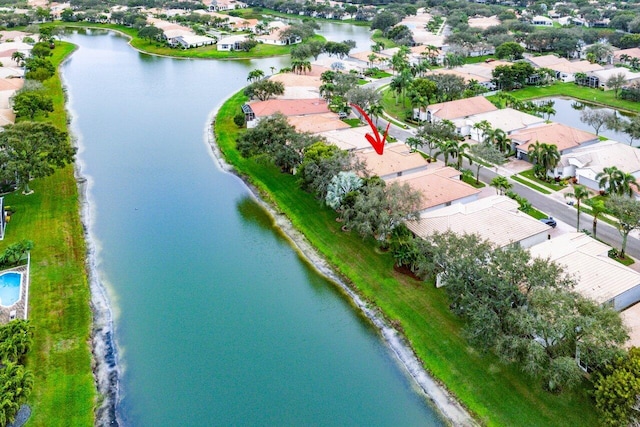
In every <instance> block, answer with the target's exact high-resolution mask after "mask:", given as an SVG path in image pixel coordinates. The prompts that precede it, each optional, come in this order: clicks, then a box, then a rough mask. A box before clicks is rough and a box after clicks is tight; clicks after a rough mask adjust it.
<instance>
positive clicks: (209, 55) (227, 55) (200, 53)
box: [56, 22, 325, 59]
mask: <svg viewBox="0 0 640 427" xmlns="http://www.w3.org/2000/svg"><path fill="white" fill-rule="evenodd" d="M56 24H57V25H60V26H63V27H71V28H99V29H108V30H116V31H120V32H122V33H124V34H126V35H127V36H129V37H130V38H131V41H130V44H131V46H133V47H134V48H136V49H138V50H140V51H143V52H146V53H151V54H154V55H163V56H171V57H175V58H202V59H237V58H265V57H271V56H282V55H288V54H289V53H290V52H291V46H273V45H269V44H263V43H259V44H258V45H257V46H256V47H254V48H253V49H251V50H250V51H249V52H239V51H233V52H225V51H218V48H217V46H216V45H210V46H201V47H196V48H192V49H180V48H175V49H174V48H170V47H168V46H167V45H165V44H164V43H160V42H150V41H149V40H147V39H141V38H140V37H138V30H136V29H135V28H130V27H126V26H124V25H116V24H87V23H83V22H77V23H74V22H56ZM310 40H319V41H325V38H324V37H323V36H321V35H318V34H316V35H315V36H313V37H311V39H310Z"/></svg>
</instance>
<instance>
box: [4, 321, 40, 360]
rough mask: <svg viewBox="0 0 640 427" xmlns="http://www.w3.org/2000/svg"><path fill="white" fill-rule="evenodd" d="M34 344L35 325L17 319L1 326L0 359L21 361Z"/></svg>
mask: <svg viewBox="0 0 640 427" xmlns="http://www.w3.org/2000/svg"><path fill="white" fill-rule="evenodd" d="M32 344H33V326H31V324H30V323H29V321H28V320H23V319H15V320H12V321H11V322H9V323H6V324H4V325H2V326H0V360H2V361H3V362H5V361H9V362H13V363H21V362H23V361H24V360H23V359H24V357H25V356H26V354H27V353H28V352H29V350H30V349H31V346H32Z"/></svg>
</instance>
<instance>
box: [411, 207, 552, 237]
mask: <svg viewBox="0 0 640 427" xmlns="http://www.w3.org/2000/svg"><path fill="white" fill-rule="evenodd" d="M518 207H519V205H518V202H516V201H515V200H512V199H510V198H508V197H506V196H490V197H485V198H482V199H478V200H476V201H472V202H469V203H456V204H454V205H451V206H447V207H444V208H439V209H434V210H430V211H428V212H425V213H422V214H421V215H420V218H419V219H418V220H415V221H407V222H406V225H407V227H408V228H409V230H411V231H412V232H413V233H414V234H415V235H416V236H418V237H422V238H424V239H428V238H429V237H430V236H431V235H433V234H434V233H445V232H447V231H452V232H454V233H456V234H477V235H478V236H479V237H480V238H481V239H483V240H488V241H489V242H491V244H492V245H494V246H495V247H496V248H503V247H506V246H509V245H513V244H518V245H520V246H522V247H523V248H529V247H531V246H533V245H536V244H539V243H542V242H545V241H546V240H547V239H548V236H549V231H550V230H551V227H550V226H548V225H546V224H545V223H543V222H541V221H538V220H536V219H535V218H533V217H531V216H529V215H527V214H525V213H523V212H522V211H520V210H519V209H518Z"/></svg>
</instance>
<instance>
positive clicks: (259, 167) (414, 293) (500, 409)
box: [215, 92, 598, 426]
mask: <svg viewBox="0 0 640 427" xmlns="http://www.w3.org/2000/svg"><path fill="white" fill-rule="evenodd" d="M245 101H246V98H245V97H244V95H243V94H242V92H239V93H237V94H235V95H233V96H232V97H231V98H229V99H228V100H227V102H226V103H225V104H224V105H223V106H222V107H221V108H220V110H219V111H218V114H217V117H216V120H215V136H216V142H217V144H218V148H219V149H220V151H221V152H222V154H223V155H224V156H225V158H226V161H227V162H228V163H230V164H231V165H232V166H233V167H234V168H235V169H236V172H237V173H238V174H239V175H241V176H243V178H244V179H246V180H247V181H249V182H250V183H251V184H252V185H253V186H254V187H255V188H256V189H257V191H259V192H260V193H261V196H262V197H263V199H265V200H266V201H268V202H269V203H271V204H272V205H273V206H274V207H275V209H276V210H277V211H278V212H282V213H283V214H285V215H286V216H287V217H288V218H289V219H290V221H291V222H292V224H293V225H294V226H295V227H296V228H297V229H298V230H299V231H301V232H302V233H303V234H304V235H305V237H306V238H307V239H308V240H309V242H310V243H311V244H312V245H314V246H315V247H316V249H317V250H318V251H319V252H320V253H321V254H322V255H323V256H324V257H325V258H326V260H327V261H328V262H329V263H330V264H331V265H332V266H333V267H334V268H335V270H336V271H337V272H338V273H339V274H341V275H342V276H343V277H344V278H345V281H346V282H347V283H349V284H350V286H351V287H352V289H353V290H354V291H355V292H356V293H358V294H359V295H360V296H361V297H362V298H363V299H365V300H367V301H369V302H370V303H371V304H372V305H375V306H377V307H378V308H379V309H380V311H381V312H382V313H383V314H384V316H385V317H386V319H387V321H388V322H389V323H390V324H392V325H394V326H395V327H396V329H398V330H399V331H400V332H401V333H402V334H403V335H404V336H405V338H406V340H407V341H408V342H409V344H410V345H411V346H412V348H413V350H414V351H415V353H416V355H417V356H418V357H419V358H420V360H421V361H422V362H423V364H424V367H425V368H426V370H427V371H428V372H430V373H431V374H432V375H433V377H435V378H436V379H437V380H438V381H440V382H441V383H442V384H444V385H445V386H446V388H447V389H448V390H449V391H451V392H452V393H453V394H454V395H455V396H456V398H457V399H458V400H459V401H460V402H461V403H462V404H463V405H464V406H465V407H467V408H468V409H469V410H470V411H471V412H472V413H473V414H474V416H475V417H476V418H477V420H478V421H479V422H480V423H482V424H484V425H490V426H507V425H508V426H569V425H575V426H578V425H579V426H596V425H598V419H597V415H596V412H595V409H594V406H593V404H592V402H591V400H590V398H589V397H588V395H587V388H588V384H587V383H586V381H585V383H584V384H583V387H582V388H580V389H578V390H575V391H568V392H564V393H561V394H550V393H547V392H545V391H543V390H542V386H541V383H540V382H539V381H536V380H534V379H531V378H529V377H527V376H525V375H524V374H522V373H521V372H520V370H519V369H518V368H517V367H516V366H511V365H504V364H502V363H501V362H500V361H499V360H498V358H497V357H495V356H493V355H491V354H481V353H478V352H477V351H476V350H475V349H474V348H472V347H471V346H470V345H469V344H468V343H467V341H466V339H465V338H464V336H463V333H462V320H461V319H459V318H457V317H455V316H454V315H453V314H452V313H451V312H450V311H449V302H448V301H447V297H446V294H445V292H443V291H442V290H438V289H436V288H435V286H434V284H433V283H428V282H419V281H416V280H414V279H412V278H410V277H408V276H405V275H402V274H399V273H397V272H395V271H394V269H393V264H394V260H393V258H392V255H391V254H390V253H380V252H379V251H378V250H376V244H375V242H374V241H373V240H371V239H369V240H363V239H362V238H361V237H360V236H358V235H355V234H354V233H344V232H343V231H341V229H340V224H339V223H337V222H336V221H335V217H336V214H335V212H333V211H331V210H330V209H328V208H326V207H323V206H321V205H320V203H319V202H318V200H316V199H315V198H314V196H313V195H311V194H308V193H305V192H303V191H301V190H300V189H299V187H298V183H297V178H296V177H295V176H291V175H288V174H282V173H281V172H280V171H279V169H278V168H276V167H275V166H272V165H268V164H265V163H264V162H259V161H256V160H254V159H245V158H243V157H241V156H240V154H239V153H238V151H237V150H236V143H235V140H236V137H237V136H238V135H239V134H240V133H241V132H243V131H244V130H242V129H238V127H237V126H236V125H235V124H234V122H233V117H234V115H236V114H237V112H238V111H240V106H241V105H242V103H243V102H245Z"/></svg>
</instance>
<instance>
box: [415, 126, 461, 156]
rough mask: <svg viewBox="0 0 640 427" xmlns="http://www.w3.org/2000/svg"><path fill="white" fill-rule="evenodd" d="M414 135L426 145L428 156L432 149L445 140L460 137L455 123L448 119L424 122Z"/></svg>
mask: <svg viewBox="0 0 640 427" xmlns="http://www.w3.org/2000/svg"><path fill="white" fill-rule="evenodd" d="M416 137H417V138H419V139H420V140H421V141H423V142H424V144H426V145H427V148H428V149H429V157H433V150H435V149H436V148H438V146H439V145H440V144H443V143H444V142H445V141H448V140H458V139H460V135H459V134H458V133H457V132H456V125H455V124H453V122H451V121H449V120H442V121H438V122H435V123H431V122H424V123H423V124H422V126H420V128H419V129H418V132H417V133H416Z"/></svg>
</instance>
